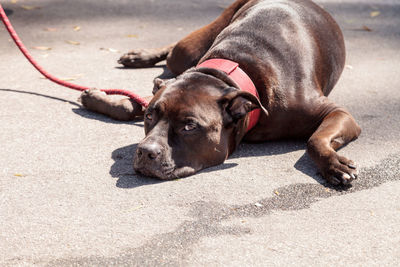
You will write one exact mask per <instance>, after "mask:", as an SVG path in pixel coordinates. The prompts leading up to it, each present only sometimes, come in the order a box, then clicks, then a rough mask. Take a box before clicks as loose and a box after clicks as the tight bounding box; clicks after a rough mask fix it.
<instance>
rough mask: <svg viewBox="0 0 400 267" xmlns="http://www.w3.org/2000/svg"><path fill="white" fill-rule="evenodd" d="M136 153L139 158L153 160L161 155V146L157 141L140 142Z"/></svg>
mask: <svg viewBox="0 0 400 267" xmlns="http://www.w3.org/2000/svg"><path fill="white" fill-rule="evenodd" d="M136 153H137V156H138V157H139V158H141V159H143V158H144V157H146V158H148V159H150V160H155V159H157V158H158V157H159V156H160V155H161V146H160V145H159V144H157V143H151V144H142V145H139V146H138V148H137V151H136Z"/></svg>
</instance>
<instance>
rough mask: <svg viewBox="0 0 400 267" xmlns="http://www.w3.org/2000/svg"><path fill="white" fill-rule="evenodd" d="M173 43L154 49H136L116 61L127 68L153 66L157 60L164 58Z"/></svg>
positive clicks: (172, 46)
mask: <svg viewBox="0 0 400 267" xmlns="http://www.w3.org/2000/svg"><path fill="white" fill-rule="evenodd" d="M174 46H175V44H171V45H169V46H165V47H162V48H155V49H136V50H132V51H129V52H128V53H126V54H124V55H122V56H121V58H120V59H119V60H118V63H120V64H122V65H124V66H125V67H128V68H147V67H153V66H154V65H155V64H157V63H158V62H160V61H162V60H165V59H166V58H167V56H168V54H169V53H170V52H171V50H172V48H174Z"/></svg>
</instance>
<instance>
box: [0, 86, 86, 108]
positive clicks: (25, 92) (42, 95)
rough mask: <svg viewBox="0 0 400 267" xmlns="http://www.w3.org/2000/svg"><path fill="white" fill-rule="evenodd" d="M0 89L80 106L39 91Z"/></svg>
mask: <svg viewBox="0 0 400 267" xmlns="http://www.w3.org/2000/svg"><path fill="white" fill-rule="evenodd" d="M0 91H2V92H11V93H18V94H28V95H35V96H41V97H46V98H50V99H53V100H57V101H61V102H64V103H69V104H71V105H74V106H77V107H80V105H79V104H78V103H76V102H73V101H69V100H65V99H62V98H59V97H54V96H49V95H44V94H39V93H35V92H29V91H22V90H14V89H0Z"/></svg>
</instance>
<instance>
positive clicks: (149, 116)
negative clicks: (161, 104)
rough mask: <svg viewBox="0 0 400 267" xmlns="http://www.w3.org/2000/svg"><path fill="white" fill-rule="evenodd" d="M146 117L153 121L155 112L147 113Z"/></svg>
mask: <svg viewBox="0 0 400 267" xmlns="http://www.w3.org/2000/svg"><path fill="white" fill-rule="evenodd" d="M145 117H146V120H149V121H151V120H152V119H153V114H151V113H147V114H146V116H145Z"/></svg>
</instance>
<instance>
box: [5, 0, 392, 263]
mask: <svg viewBox="0 0 400 267" xmlns="http://www.w3.org/2000/svg"><path fill="white" fill-rule="evenodd" d="M14 2H16V3H14ZM231 2H233V1H231V0H217V1H211V0H168V1H166V0H164V1H163V0H150V1H149V0H135V1H128V0H124V1H122V0H121V1H107V0H96V1H95V0H80V1H66V0H65V1H62V0H59V1H51V0H26V1H25V0H18V1H8V0H7V1H1V4H2V5H3V7H4V8H5V9H6V12H7V14H8V15H9V18H10V20H11V22H12V23H13V25H14V27H15V29H16V31H17V32H18V34H19V35H20V37H21V39H22V40H23V41H24V43H25V45H26V46H27V47H28V48H29V49H30V51H31V53H32V54H33V56H34V57H35V58H36V59H37V60H38V61H39V62H40V64H41V65H43V67H44V68H45V69H47V70H48V71H49V72H51V73H52V74H54V75H56V76H58V77H61V78H63V79H65V80H69V81H71V82H75V83H78V84H81V85H87V86H90V87H98V88H125V89H131V90H133V91H134V92H136V93H138V94H139V95H142V96H145V95H150V94H151V90H152V80H153V78H154V77H157V76H164V77H165V76H168V75H169V73H168V71H167V70H166V67H165V63H161V64H159V65H157V66H156V67H154V68H147V69H123V68H121V67H120V66H119V65H118V64H117V59H118V58H119V56H120V55H121V54H122V53H124V52H126V51H128V50H131V49H133V48H152V47H159V46H164V45H167V44H169V43H172V42H175V41H177V40H179V39H180V38H182V37H184V36H185V35H186V34H188V33H190V32H191V31H193V30H195V29H197V28H199V27H200V26H203V25H204V24H206V23H208V22H210V21H212V20H213V19H214V18H215V17H217V16H218V14H220V13H221V11H222V10H223V8H224V7H226V6H228V5H229V4H230V3H231ZM317 3H319V4H321V5H322V6H323V7H324V8H325V9H326V10H327V11H329V12H330V13H331V14H332V15H333V17H334V18H335V19H336V20H337V21H338V23H339V25H340V26H341V28H342V30H343V33H344V36H345V41H346V49H347V61H346V68H345V70H344V72H343V74H342V77H341V78H340V80H339V83H338V84H337V86H336V87H335V88H334V90H333V92H332V93H331V95H330V98H332V99H333V100H334V101H335V102H337V103H340V104H341V105H343V106H345V107H346V108H347V109H348V110H350V112H351V113H352V114H353V115H354V117H355V118H356V120H357V122H358V123H359V124H360V126H361V128H362V130H363V131H362V134H361V136H360V138H359V139H358V140H356V141H355V142H352V143H351V144H349V145H348V146H346V147H345V148H343V149H341V151H340V153H341V154H342V155H344V156H346V157H348V158H351V159H352V160H354V161H355V162H357V164H358V166H359V167H360V176H359V179H358V180H356V181H355V182H354V183H353V185H352V186H351V187H330V186H329V185H327V184H325V183H324V181H323V180H322V179H321V177H320V176H319V174H318V173H317V170H316V167H315V166H314V164H313V163H312V161H311V160H310V158H309V157H308V156H307V154H306V153H305V148H306V147H305V142H303V141H299V140H297V141H294V140H283V141H279V142H269V143H264V144H241V145H240V147H239V148H238V150H237V151H236V152H235V153H234V154H233V155H232V157H230V158H229V159H228V160H227V161H226V162H225V163H224V164H223V165H220V166H217V167H213V168H210V169H207V170H204V171H202V172H200V173H199V174H196V175H194V176H191V177H188V178H184V179H179V180H175V181H168V182H161V181H158V180H155V179H151V178H146V177H142V176H138V175H136V174H135V173H134V171H133V169H132V156H133V152H134V150H135V148H136V146H137V144H138V142H140V140H141V139H142V138H143V137H144V131H143V123H142V122H141V121H132V122H118V121H114V120H111V119H109V118H107V117H104V116H102V115H99V114H95V113H92V112H90V111H87V110H85V109H84V108H82V107H81V106H80V104H79V102H78V101H77V98H78V96H79V92H76V91H73V90H69V89H66V88H63V87H60V86H58V85H56V84H54V83H51V82H49V81H48V80H46V79H43V77H42V76H41V74H39V73H38V72H37V71H36V70H35V69H33V67H32V66H31V65H30V64H29V63H28V62H27V61H26V60H25V58H24V57H23V56H22V55H21V53H20V52H19V50H18V49H17V48H16V47H15V45H14V44H13V42H12V41H11V40H10V38H9V36H8V34H7V32H6V31H5V29H4V28H3V27H1V26H0V74H1V75H0V266H33V265H35V266H36V265H37V266H80V265H83V266H93V265H94V266H111V265H118V266H123V265H127V266H133V265H136V266H158V265H171V266H221V265H228V266H286V265H296V266H321V265H324V266H326V265H330V266H332V265H335V266H349V265H352V266H353V265H355V266H371V265H372V266H377V265H379V266H399V265H400V194H399V192H400V143H399V142H398V140H399V138H400V53H399V51H400V16H399V14H400V2H399V1H396V0H371V1H369V0H359V1H351V0H320V1H317Z"/></svg>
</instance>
